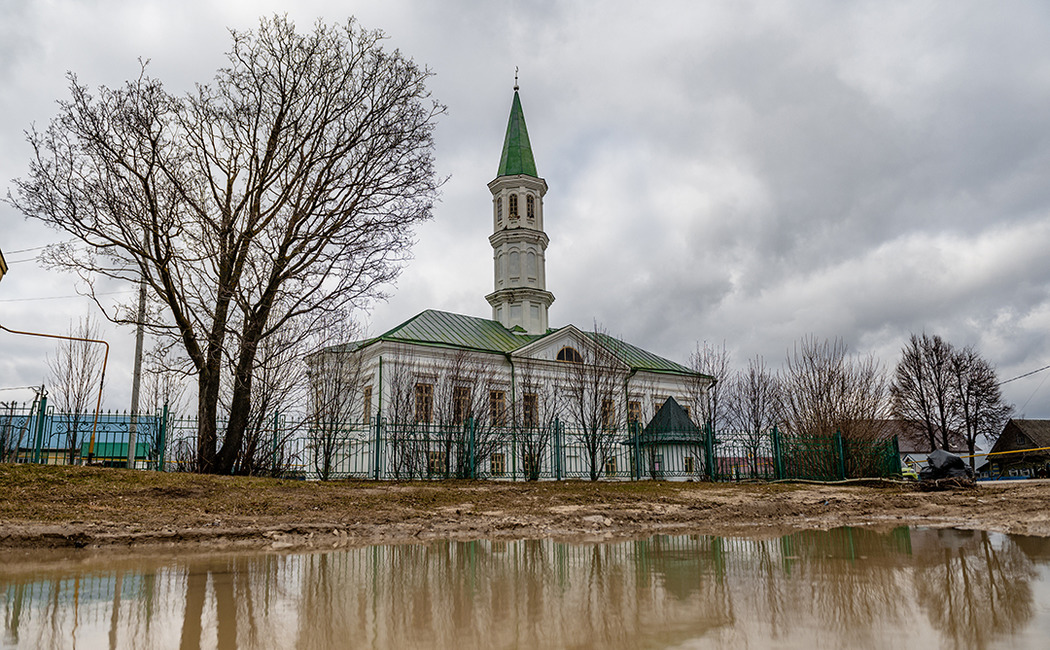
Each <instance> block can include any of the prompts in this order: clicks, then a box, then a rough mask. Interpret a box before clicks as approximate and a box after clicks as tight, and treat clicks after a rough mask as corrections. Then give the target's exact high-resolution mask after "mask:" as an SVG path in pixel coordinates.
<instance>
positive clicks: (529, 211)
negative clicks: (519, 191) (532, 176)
mask: <svg viewBox="0 0 1050 650" xmlns="http://www.w3.org/2000/svg"><path fill="white" fill-rule="evenodd" d="M525 216H526V217H528V218H529V219H535V218H536V199H534V198H533V196H532V195H531V194H529V195H528V196H526V197H525Z"/></svg>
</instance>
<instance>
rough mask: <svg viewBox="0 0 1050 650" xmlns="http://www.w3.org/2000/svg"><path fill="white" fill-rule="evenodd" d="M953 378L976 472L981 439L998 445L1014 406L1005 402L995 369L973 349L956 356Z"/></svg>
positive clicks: (960, 415) (971, 461) (960, 419)
mask: <svg viewBox="0 0 1050 650" xmlns="http://www.w3.org/2000/svg"><path fill="white" fill-rule="evenodd" d="M951 378H952V382H951V383H952V390H953V392H954V400H955V404H956V411H957V413H958V414H959V422H960V425H961V426H960V429H961V431H962V434H963V436H964V437H965V438H966V448H967V451H968V452H969V454H970V467H971V468H973V467H974V466H975V458H974V453H975V452H976V449H977V438H978V437H980V436H985V437H987V438H988V439H989V440H992V441H994V440H995V439H996V438H997V437H998V435H999V433H1001V432H1002V430H1003V425H1004V424H1005V423H1006V421H1007V420H1008V419H1009V418H1010V413H1011V412H1012V411H1013V406H1010V405H1008V404H1005V403H1004V402H1003V396H1002V392H1001V391H1000V390H999V378H998V377H997V376H996V373H995V368H993V367H992V366H991V364H990V363H988V362H987V361H986V360H985V359H984V358H982V357H981V355H979V354H978V353H977V351H976V350H975V349H974V348H972V347H965V348H963V349H961V350H958V351H957V352H956V353H955V354H954V355H952V359H951Z"/></svg>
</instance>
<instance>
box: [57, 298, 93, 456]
mask: <svg viewBox="0 0 1050 650" xmlns="http://www.w3.org/2000/svg"><path fill="white" fill-rule="evenodd" d="M69 336H70V337H71V338H77V339H98V338H99V337H100V336H101V332H100V329H99V325H98V323H97V322H96V321H95V320H94V319H93V318H92V317H91V316H90V315H88V316H85V317H84V318H82V319H81V320H80V321H79V322H78V323H77V325H76V326H74V325H73V323H72V322H70V324H69ZM103 354H104V351H103V349H102V348H101V347H99V346H98V345H97V344H95V343H91V342H89V341H83V340H79V341H71V340H66V341H63V342H62V344H61V345H60V346H59V347H58V350H57V352H56V353H55V356H54V357H48V360H47V365H48V368H49V369H50V371H51V372H50V375H51V378H50V384H51V393H52V395H53V396H54V400H55V409H56V410H57V411H58V412H59V413H61V414H62V419H63V422H62V424H64V425H65V431H64V432H65V439H64V442H65V449H66V454H67V462H68V463H69V464H73V463H75V462H76V459H77V457H78V455H79V454H80V447H81V445H82V442H83V441H82V439H81V438H82V436H81V433H82V432H81V427H82V426H83V425H84V424H85V423H86V422H91V415H90V413H89V412H90V411H92V410H94V408H93V407H94V405H95V403H96V402H97V400H98V396H99V383H100V382H101V381H102V361H103ZM61 434H62V432H61V431H59V432H56V435H59V436H61ZM86 435H87V434H86Z"/></svg>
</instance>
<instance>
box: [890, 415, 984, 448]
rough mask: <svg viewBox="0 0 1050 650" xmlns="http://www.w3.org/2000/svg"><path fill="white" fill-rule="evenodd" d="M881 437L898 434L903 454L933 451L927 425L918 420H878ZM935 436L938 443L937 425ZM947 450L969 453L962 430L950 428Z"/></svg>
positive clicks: (939, 434)
mask: <svg viewBox="0 0 1050 650" xmlns="http://www.w3.org/2000/svg"><path fill="white" fill-rule="evenodd" d="M875 424H876V427H878V431H879V437H880V438H892V437H893V436H897V445H898V448H899V449H900V452H901V453H902V454H928V453H930V452H932V451H933V448H931V447H930V439H929V436H928V435H927V434H926V426H925V425H924V424H923V423H922V422H919V421H917V420H898V419H887V420H876V423H875ZM934 436H935V437H936V438H935V439H936V441H937V442H938V444H939V443H940V440H941V430H940V427H936V428H935V431H934ZM948 447H949V449H947V451H950V452H952V453H955V454H965V453H968V451H969V449H968V448H967V446H966V437H965V436H963V434H962V432H960V431H955V430H952V429H949V430H948Z"/></svg>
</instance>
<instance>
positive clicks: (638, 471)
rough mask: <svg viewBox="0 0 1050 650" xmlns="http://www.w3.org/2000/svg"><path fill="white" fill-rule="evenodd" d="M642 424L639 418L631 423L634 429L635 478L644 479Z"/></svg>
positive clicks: (637, 479)
mask: <svg viewBox="0 0 1050 650" xmlns="http://www.w3.org/2000/svg"><path fill="white" fill-rule="evenodd" d="M641 426H642V425H641V424H639V422H638V421H637V420H635V421H634V422H632V423H631V428H632V429H633V430H634V480H636V481H640V480H642V441H641V440H639V438H641V437H642V432H641V431H639V429H641Z"/></svg>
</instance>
